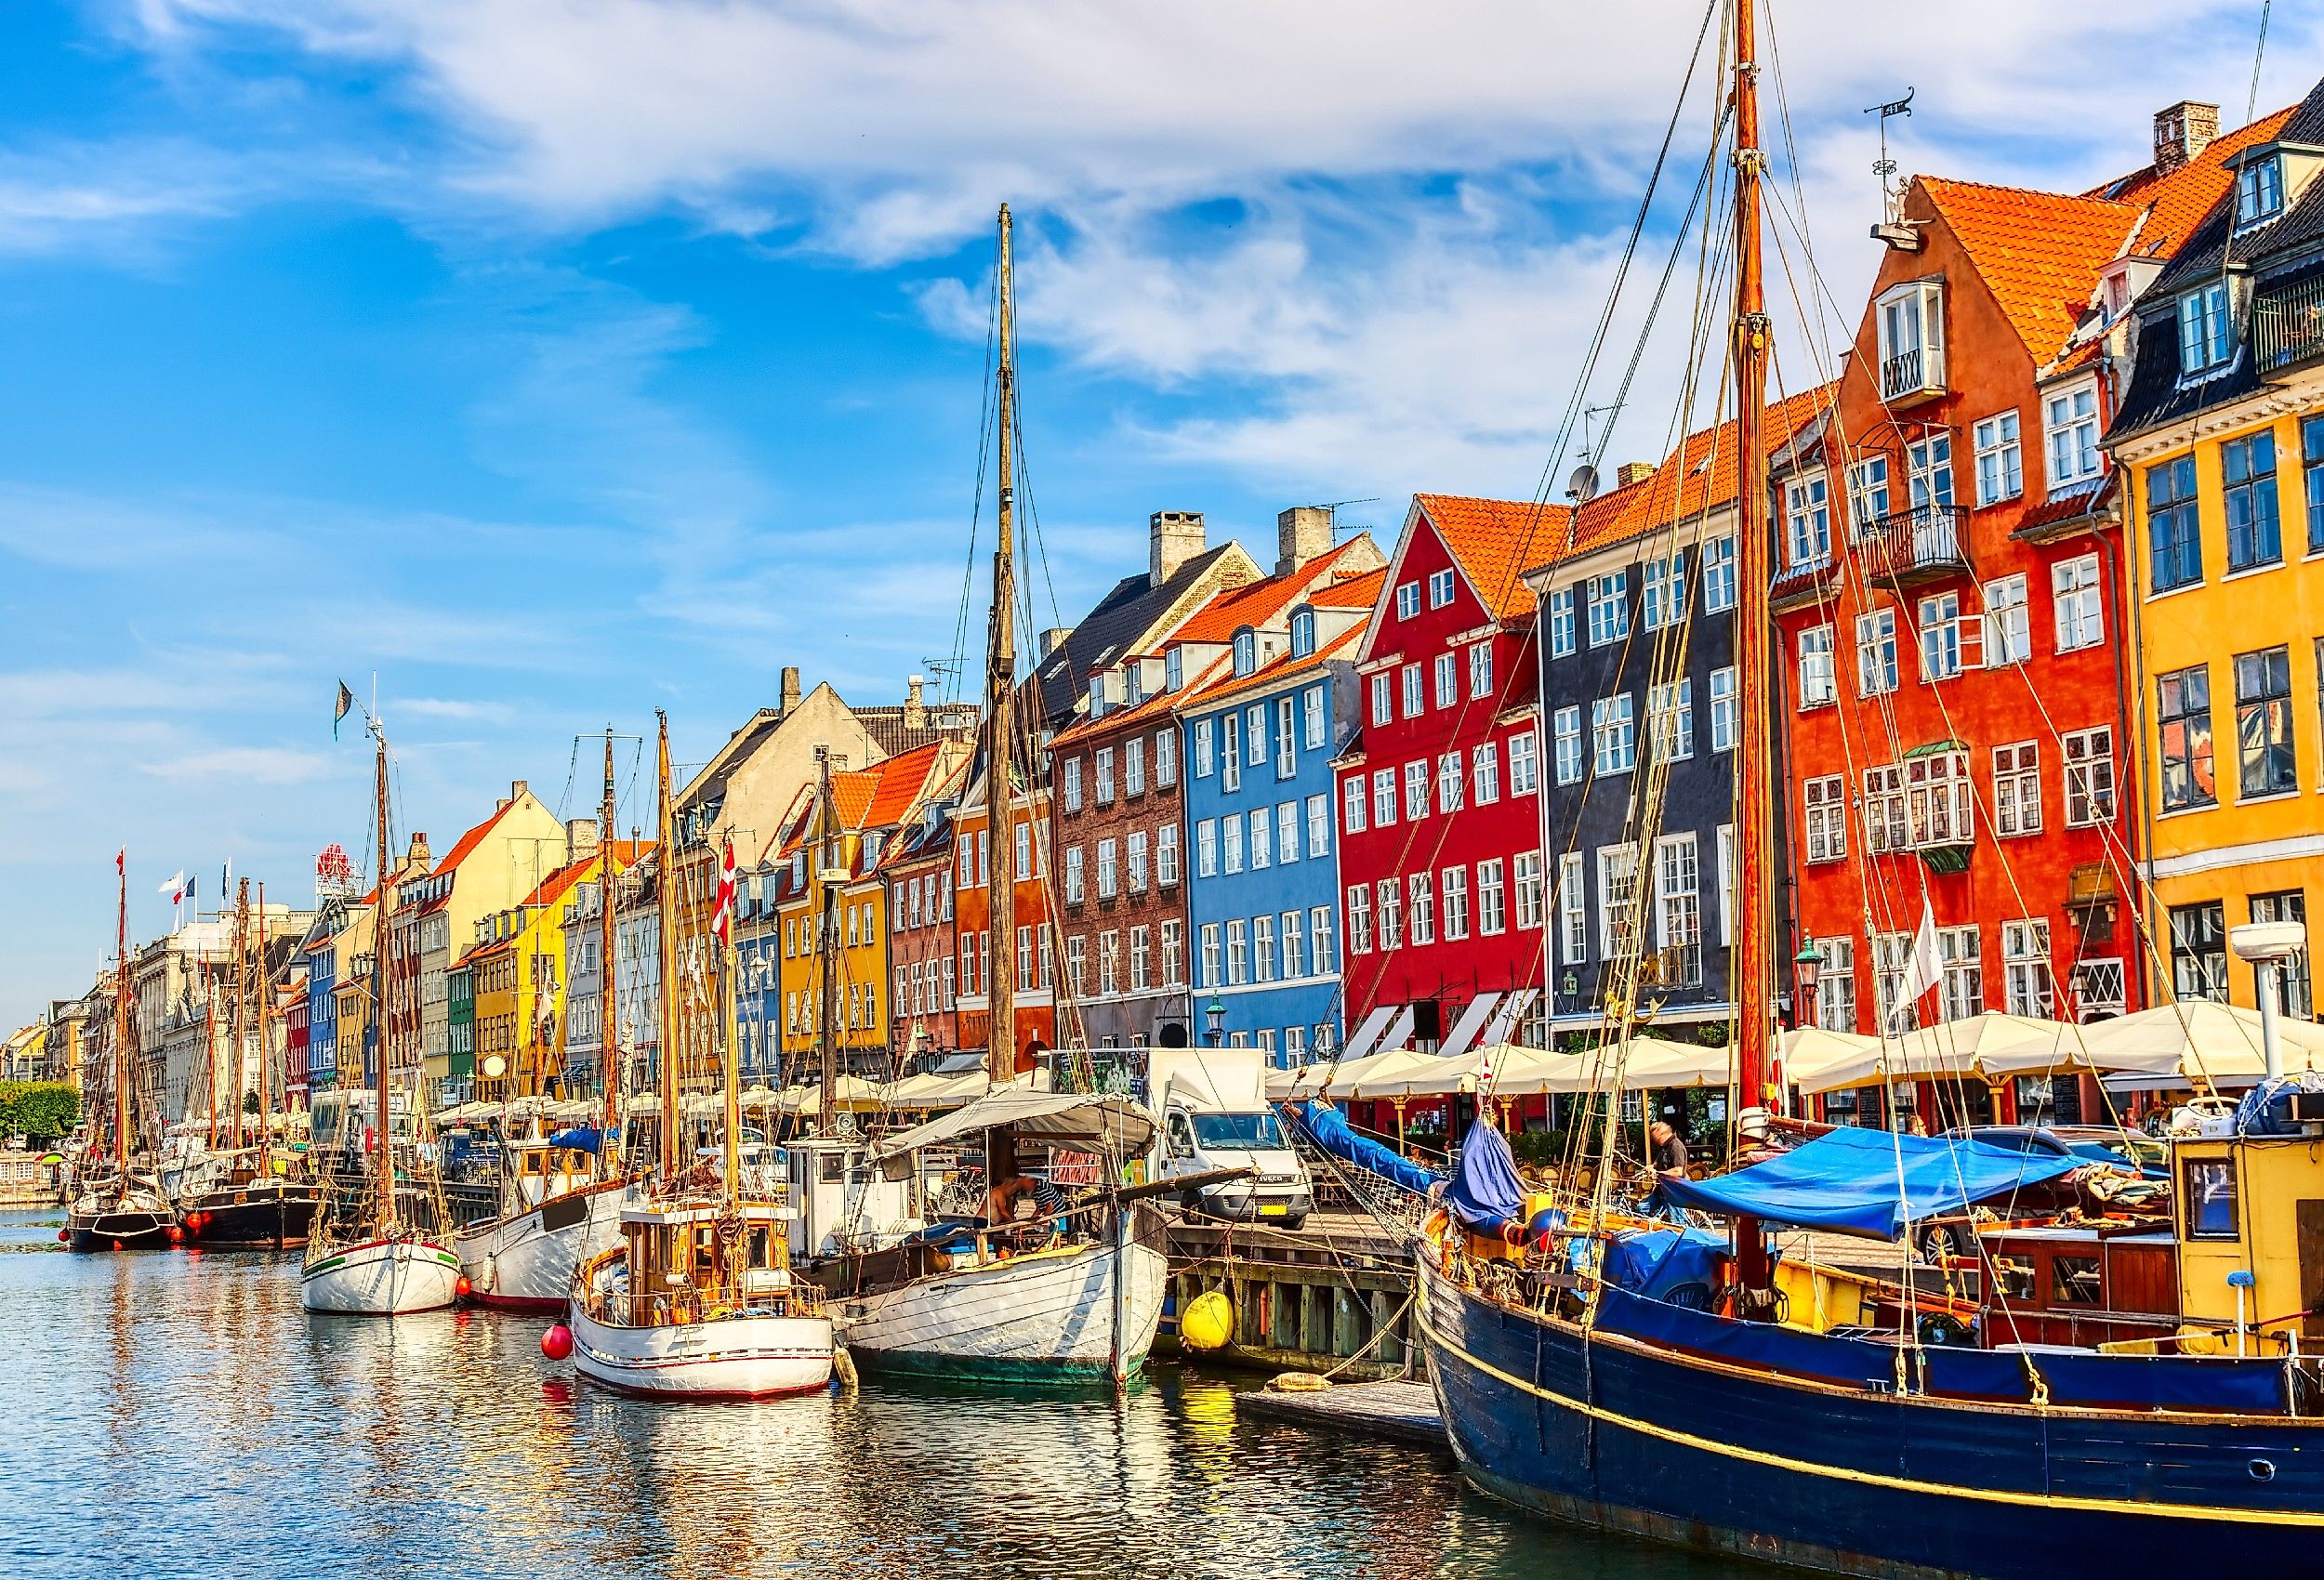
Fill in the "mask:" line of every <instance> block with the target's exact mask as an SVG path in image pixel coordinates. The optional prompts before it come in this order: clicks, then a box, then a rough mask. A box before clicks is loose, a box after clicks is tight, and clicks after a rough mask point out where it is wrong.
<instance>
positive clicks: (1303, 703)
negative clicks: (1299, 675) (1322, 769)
mask: <svg viewBox="0 0 2324 1580" xmlns="http://www.w3.org/2000/svg"><path fill="white" fill-rule="evenodd" d="M1300 713H1301V738H1302V740H1303V741H1304V743H1305V744H1306V746H1307V749H1308V750H1309V751H1311V752H1313V751H1318V750H1320V749H1321V748H1322V746H1323V744H1324V689H1323V688H1322V687H1321V686H1310V687H1308V688H1307V690H1306V691H1302V692H1301V693H1300Z"/></svg>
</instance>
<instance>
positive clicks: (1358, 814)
mask: <svg viewBox="0 0 2324 1580" xmlns="http://www.w3.org/2000/svg"><path fill="white" fill-rule="evenodd" d="M1366 810H1367V809H1366V807H1365V802H1364V776H1363V775H1362V774H1360V773H1352V774H1350V775H1348V777H1347V778H1345V779H1343V780H1341V781H1340V828H1341V829H1342V830H1344V831H1345V832H1347V833H1349V834H1361V833H1363V832H1364V830H1365V828H1366V827H1367V826H1368V824H1367V820H1366V818H1365V816H1364V813H1365V811H1366Z"/></svg>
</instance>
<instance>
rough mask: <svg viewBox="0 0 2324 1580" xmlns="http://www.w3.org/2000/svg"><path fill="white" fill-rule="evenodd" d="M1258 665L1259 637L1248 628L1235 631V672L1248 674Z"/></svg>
mask: <svg viewBox="0 0 2324 1580" xmlns="http://www.w3.org/2000/svg"><path fill="white" fill-rule="evenodd" d="M1258 667H1259V638H1258V637H1257V636H1256V635H1254V634H1253V633H1252V632H1250V631H1249V630H1248V629H1245V630H1241V631H1237V632H1235V674H1237V675H1248V674H1249V673H1250V672H1251V671H1252V670H1254V669H1256V668H1258Z"/></svg>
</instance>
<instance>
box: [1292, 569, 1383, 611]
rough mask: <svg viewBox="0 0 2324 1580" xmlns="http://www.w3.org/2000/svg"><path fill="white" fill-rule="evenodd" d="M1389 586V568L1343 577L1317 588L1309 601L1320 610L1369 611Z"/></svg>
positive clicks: (1309, 596) (1309, 597)
mask: <svg viewBox="0 0 2324 1580" xmlns="http://www.w3.org/2000/svg"><path fill="white" fill-rule="evenodd" d="M1387 585H1388V567H1387V566H1385V565H1382V566H1380V568H1379V569H1378V570H1376V571H1366V572H1363V573H1359V574H1357V575H1353V576H1342V577H1340V579H1339V580H1338V581H1336V582H1333V583H1331V584H1330V585H1329V586H1320V587H1317V588H1316V589H1315V590H1314V592H1312V593H1310V594H1309V595H1308V598H1307V601H1308V602H1310V603H1312V604H1314V606H1315V607H1316V608H1318V609H1369V608H1371V607H1372V605H1374V604H1375V603H1378V602H1379V601H1380V588H1381V587H1383V586H1387Z"/></svg>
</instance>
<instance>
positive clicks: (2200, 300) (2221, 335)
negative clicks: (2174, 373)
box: [2179, 280, 2235, 374]
mask: <svg viewBox="0 0 2324 1580" xmlns="http://www.w3.org/2000/svg"><path fill="white" fill-rule="evenodd" d="M2234 349H2235V342H2234V338H2233V336H2230V335H2229V333H2228V324H2227V283H2226V282H2225V281H2224V280H2219V281H2213V282H2212V283H2211V284H2208V285H2204V286H2201V287H2199V289H2196V290H2193V291H2189V292H2188V293H2187V294H2186V295H2185V296H2181V297H2180V298H2179V371H2180V372H2181V373H2182V374H2189V373H2201V372H2203V371H2204V370H2205V369H2207V368H2212V367H2216V366H2218V365H2219V364H2220V363H2222V362H2225V361H2226V360H2227V358H2228V356H2229V355H2230V354H2231V353H2232V352H2233V351H2234Z"/></svg>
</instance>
